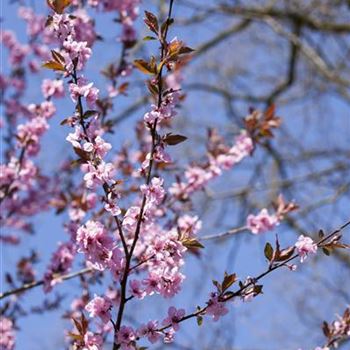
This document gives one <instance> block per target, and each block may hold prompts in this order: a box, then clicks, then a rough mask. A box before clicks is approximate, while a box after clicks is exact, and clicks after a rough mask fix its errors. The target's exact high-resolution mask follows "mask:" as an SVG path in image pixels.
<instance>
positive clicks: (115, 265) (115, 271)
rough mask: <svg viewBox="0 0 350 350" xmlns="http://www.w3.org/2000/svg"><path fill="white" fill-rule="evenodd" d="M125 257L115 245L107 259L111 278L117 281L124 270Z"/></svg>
mask: <svg viewBox="0 0 350 350" xmlns="http://www.w3.org/2000/svg"><path fill="white" fill-rule="evenodd" d="M124 265H125V259H124V254H123V253H122V251H121V250H120V249H119V248H118V247H116V248H114V250H113V254H112V258H111V260H110V261H109V266H108V267H109V269H110V270H111V273H112V276H113V279H114V280H115V281H119V280H120V278H121V277H122V274H123V272H124Z"/></svg>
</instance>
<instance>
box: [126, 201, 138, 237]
mask: <svg viewBox="0 0 350 350" xmlns="http://www.w3.org/2000/svg"><path fill="white" fill-rule="evenodd" d="M139 217H140V207H136V206H132V207H130V208H129V209H128V210H127V211H126V213H125V215H124V219H123V227H124V228H125V229H126V230H127V231H133V230H135V229H136V225H137V222H138V220H139Z"/></svg>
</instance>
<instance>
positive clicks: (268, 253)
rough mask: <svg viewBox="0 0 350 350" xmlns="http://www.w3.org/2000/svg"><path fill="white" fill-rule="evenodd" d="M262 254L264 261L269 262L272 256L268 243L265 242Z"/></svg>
mask: <svg viewBox="0 0 350 350" xmlns="http://www.w3.org/2000/svg"><path fill="white" fill-rule="evenodd" d="M264 254H265V257H266V259H267V260H268V261H271V259H272V256H273V248H272V246H271V244H270V243H269V242H267V243H266V245H265V248H264Z"/></svg>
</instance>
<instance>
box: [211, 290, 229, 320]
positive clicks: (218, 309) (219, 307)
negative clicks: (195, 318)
mask: <svg viewBox="0 0 350 350" xmlns="http://www.w3.org/2000/svg"><path fill="white" fill-rule="evenodd" d="M207 304H208V306H207V310H206V312H207V314H208V315H212V316H213V320H214V321H217V320H218V319H219V318H220V317H222V316H225V315H226V314H227V313H228V309H227V308H226V307H225V303H223V302H220V301H219V299H218V296H217V293H212V294H211V296H210V299H209V301H208V302H207Z"/></svg>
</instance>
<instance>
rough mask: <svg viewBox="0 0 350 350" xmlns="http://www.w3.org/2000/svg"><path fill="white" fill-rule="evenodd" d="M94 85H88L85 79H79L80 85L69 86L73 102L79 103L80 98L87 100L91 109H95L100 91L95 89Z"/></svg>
mask: <svg viewBox="0 0 350 350" xmlns="http://www.w3.org/2000/svg"><path fill="white" fill-rule="evenodd" d="M93 85H94V83H88V82H87V81H86V80H85V79H83V78H79V79H78V83H77V84H74V83H71V84H69V92H70V96H71V98H72V100H73V102H77V101H78V98H79V96H80V97H84V98H85V99H86V103H87V105H88V107H89V108H94V107H95V103H96V100H97V99H98V93H99V90H98V89H97V88H95V87H94V86H93Z"/></svg>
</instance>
